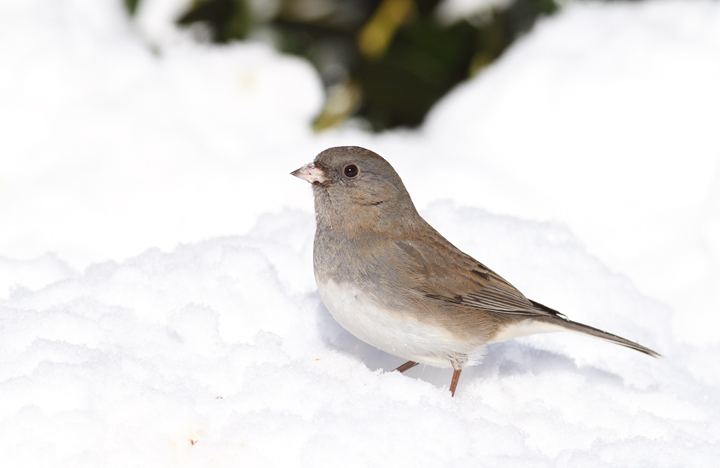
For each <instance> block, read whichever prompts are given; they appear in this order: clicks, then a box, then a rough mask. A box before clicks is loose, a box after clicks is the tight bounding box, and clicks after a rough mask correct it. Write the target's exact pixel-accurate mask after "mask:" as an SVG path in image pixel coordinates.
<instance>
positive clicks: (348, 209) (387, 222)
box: [292, 146, 418, 233]
mask: <svg viewBox="0 0 720 468" xmlns="http://www.w3.org/2000/svg"><path fill="white" fill-rule="evenodd" d="M292 175H294V176H297V177H300V178H301V179H303V180H306V181H308V182H310V183H311V184H312V185H313V194H314V196H315V213H316V215H317V221H318V226H320V225H324V226H328V227H334V228H338V227H339V226H342V228H343V230H346V231H353V230H363V231H376V232H377V231H383V230H389V229H395V228H398V227H400V226H403V225H404V226H408V224H412V223H413V222H414V221H415V218H417V217H418V214H417V211H416V210H415V206H414V205H413V203H412V200H411V199H410V195H409V194H408V192H407V190H406V189H405V186H404V185H403V183H402V180H401V179H400V176H398V175H397V172H395V169H393V167H392V166H391V165H390V164H389V163H388V162H387V161H385V160H384V159H383V158H382V157H380V156H379V155H377V154H375V153H373V152H372V151H370V150H367V149H365V148H360V147H358V146H338V147H335V148H329V149H326V150H325V151H323V152H322V153H320V154H318V155H317V157H315V161H313V162H312V163H310V164H308V165H306V166H303V167H301V168H300V169H298V170H296V171H295V172H292ZM348 233H350V232H348Z"/></svg>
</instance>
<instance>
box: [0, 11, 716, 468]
mask: <svg viewBox="0 0 720 468" xmlns="http://www.w3.org/2000/svg"><path fill="white" fill-rule="evenodd" d="M185 4H186V0H145V1H144V2H142V4H141V10H140V11H139V14H138V18H137V19H136V21H133V22H131V21H130V20H129V19H128V18H127V16H126V14H125V12H124V10H123V8H122V6H121V2H120V0H3V1H2V2H0V460H2V465H3V466H7V467H54V466H67V467H105V466H107V467H124V468H127V467H165V466H254V467H260V466H262V467H293V466H306V467H316V466H348V467H353V466H408V467H423V466H430V467H437V466H452V467H477V466H493V467H497V466H512V467H525V466H528V467H541V466H570V467H603V466H623V467H635V466H638V467H640V466H652V467H680V466H683V467H709V466H714V465H715V464H716V463H717V461H718V460H719V459H720V364H718V361H719V359H720V333H718V330H720V316H719V315H718V314H719V312H720V85H719V83H720V3H719V2H714V1H653V2H643V3H627V4H626V3H613V4H593V3H580V4H576V3H574V4H570V5H569V6H568V7H566V8H565V9H564V10H563V11H562V12H561V13H559V14H557V15H556V16H554V17H552V18H548V19H545V20H542V21H540V22H539V23H538V24H537V25H536V27H535V28H534V29H533V31H532V32H531V33H529V34H528V35H527V36H526V37H524V38H522V39H521V40H519V41H518V42H517V43H516V44H514V45H513V46H512V47H511V48H510V50H508V51H507V52H506V54H505V55H504V56H503V57H502V58H501V59H500V60H499V61H498V62H497V63H495V64H493V65H492V66H491V67H489V68H488V69H486V70H485V71H483V72H482V73H481V74H480V75H479V76H477V77H476V78H474V79H473V80H471V81H470V82H468V83H466V84H464V85H462V86H459V87H458V88H457V89H455V90H453V91H452V92H451V93H450V94H449V95H448V96H447V97H446V98H445V99H443V100H442V101H441V102H440V103H439V104H438V105H437V106H436V107H435V108H434V109H433V110H432V112H431V114H430V115H429V116H428V118H427V121H426V123H425V124H424V125H423V127H422V128H420V129H419V130H417V131H407V130H406V131H392V132H386V133H384V134H381V135H372V134H369V133H366V132H364V131H363V130H361V129H359V128H355V127H352V126H348V127H347V128H345V129H341V130H336V131H331V132H326V133H323V134H320V135H315V134H313V133H312V132H311V131H310V125H309V124H310V121H311V119H312V118H313V116H314V115H316V113H317V112H318V110H319V109H320V106H321V103H322V89H321V86H320V82H319V79H318V77H317V75H316V73H315V72H314V71H313V69H312V68H311V67H310V65H309V64H307V63H305V62H303V61H302V60H300V59H298V58H293V57H288V56H283V55H280V54H278V53H276V52H274V51H273V50H272V49H271V48H269V47H268V46H266V45H262V44H259V43H254V44H253V43H241V44H234V45H230V46H224V47H220V46H206V45H198V44H194V43H193V41H191V40H190V39H189V37H188V34H187V33H186V32H182V31H178V30H176V29H175V28H174V27H173V26H172V19H173V17H174V15H176V14H177V12H178V11H181V10H182V8H183V7H184V6H185ZM336 145H360V146H365V147H368V148H370V149H372V150H374V151H376V152H378V153H380V154H381V155H383V156H385V157H386V158H387V159H388V160H389V161H390V162H391V163H392V164H393V165H394V167H395V168H396V169H397V171H398V173H399V174H400V175H401V176H402V177H403V179H404V181H405V183H406V185H407V187H408V190H409V191H410V193H411V195H412V196H413V197H414V200H415V202H416V205H417V206H418V208H419V209H420V211H421V213H422V214H423V215H424V216H425V217H426V219H428V221H429V222H430V223H431V224H433V225H434V226H435V227H436V228H437V229H438V230H439V231H440V232H442V233H443V234H444V235H445V236H446V237H448V238H449V239H450V240H451V241H452V242H454V243H455V244H456V245H457V246H459V247H460V248H462V249H463V250H465V251H466V252H468V253H470V254H471V255H473V256H475V257H476V258H478V259H479V260H481V261H483V262H484V263H485V264H487V265H488V266H490V267H491V268H493V269H495V270H496V271H497V272H498V273H500V274H501V275H503V276H504V277H506V278H507V279H508V280H510V281H511V282H512V283H513V284H515V285H516V286H517V287H519V288H520V290H522V291H523V292H524V293H525V294H526V295H527V296H528V297H530V298H533V299H535V300H537V301H539V302H542V303H544V304H546V305H548V306H550V307H553V308H556V309H558V310H560V311H562V312H564V313H566V314H567V315H568V316H569V317H570V318H571V319H574V320H578V321H581V322H584V323H587V324H589V325H593V326H596V327H599V328H602V329H605V330H608V331H610V332H612V333H617V334H619V335H621V336H624V337H626V338H629V339H632V340H637V341H639V342H640V343H642V344H644V345H647V346H649V347H651V348H653V349H655V350H657V351H659V352H660V353H662V354H663V355H664V357H663V358H661V359H652V358H649V357H647V356H645V355H642V354H640V353H636V352H633V351H631V350H627V349H625V348H621V347H619V346H613V345H611V344H607V343H604V342H600V341H597V340H592V339H588V338H584V337H579V336H575V335H570V334H551V335H539V336H534V337H528V338H522V339H516V340H512V341H509V342H505V343H500V344H496V345H491V346H489V347H488V354H487V358H486V359H485V361H484V363H483V364H481V365H480V366H477V367H473V368H469V369H467V370H465V371H464V372H463V375H462V378H461V380H460V386H459V389H458V393H457V395H456V397H455V398H450V395H449V393H448V391H447V385H448V384H449V381H450V371H449V370H437V369H432V368H429V367H425V368H423V367H418V368H415V369H413V370H411V371H408V372H407V373H406V374H404V375H400V374H397V373H389V372H386V371H388V370H391V369H393V368H394V367H395V366H397V365H399V364H401V363H402V362H401V361H402V360H401V359H399V358H396V357H393V356H390V355H387V354H384V353H382V352H380V351H377V350H375V349H373V348H372V347H369V346H367V345H365V344H363V343H362V342H360V341H358V340H357V339H355V338H354V337H353V336H351V335H349V334H348V333H347V332H345V331H344V330H343V329H342V328H340V327H339V326H338V325H337V324H336V323H335V322H334V321H333V319H332V317H330V315H329V314H328V312H327V310H326V309H325V307H324V306H323V304H322V303H321V301H320V299H319V296H318V294H317V291H316V287H315V284H314V279H313V275H312V259H311V252H312V238H313V231H314V220H313V214H312V196H311V191H310V187H309V186H308V185H307V184H306V183H304V182H302V181H301V180H298V179H295V178H293V177H291V176H290V175H289V172H290V171H292V170H294V169H296V168H298V167H299V166H301V165H302V164H304V163H306V162H309V161H311V160H312V158H313V157H314V156H315V154H317V153H318V152H319V151H321V150H322V149H324V148H326V147H329V146H336Z"/></svg>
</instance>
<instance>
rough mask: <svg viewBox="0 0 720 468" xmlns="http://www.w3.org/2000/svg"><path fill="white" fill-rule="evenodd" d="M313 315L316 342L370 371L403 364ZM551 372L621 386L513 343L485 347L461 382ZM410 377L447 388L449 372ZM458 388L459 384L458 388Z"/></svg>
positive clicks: (603, 374)
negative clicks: (315, 325) (483, 353)
mask: <svg viewBox="0 0 720 468" xmlns="http://www.w3.org/2000/svg"><path fill="white" fill-rule="evenodd" d="M319 309H320V310H318V315H317V326H318V334H319V336H320V339H321V340H322V341H323V342H324V343H325V344H326V345H327V346H328V347H329V348H331V349H335V350H337V351H339V352H341V353H343V354H346V355H348V356H352V357H353V358H356V359H358V360H360V361H362V362H363V363H364V364H365V365H366V366H367V367H368V369H370V370H373V371H375V370H382V371H385V372H391V371H393V370H394V369H395V368H397V367H398V366H400V365H402V364H404V363H405V362H406V361H405V360H403V359H402V358H399V357H397V356H393V355H392V354H388V353H386V352H384V351H381V350H379V349H377V348H375V347H374V346H371V345H369V344H367V343H365V342H363V341H361V340H360V339H358V338H356V337H355V336H353V335H352V334H351V333H350V332H348V331H347V330H345V329H344V328H343V327H342V326H340V324H338V323H337V322H336V321H335V319H334V318H333V317H332V315H330V313H329V312H328V310H327V309H326V308H325V306H324V305H322V303H321V302H320V304H319ZM547 372H553V373H558V372H560V373H577V374H580V375H582V376H583V377H585V378H586V379H587V380H588V381H590V382H592V383H603V384H605V385H611V386H622V385H623V380H622V378H621V377H620V376H619V375H617V374H614V373H612V372H608V371H607V370H604V369H601V368H598V367H595V366H592V365H583V366H578V365H577V364H576V363H575V361H574V360H573V359H571V358H570V357H568V356H565V355H563V354H558V353H555V352H552V351H547V350H542V349H538V348H535V347H532V346H529V345H527V344H525V343H522V342H519V341H517V340H511V341H505V342H501V343H494V344H491V345H488V346H487V347H486V354H485V357H484V358H483V360H482V362H481V363H480V364H479V365H477V366H472V367H466V368H465V369H464V370H463V373H462V379H461V381H464V382H468V381H471V380H476V379H480V380H488V379H492V378H496V377H497V378H507V377H511V376H514V375H528V374H535V375H541V374H545V373H547ZM405 375H407V376H408V377H410V378H417V379H420V380H424V381H425V382H429V383H431V384H433V385H435V386H436V387H439V388H442V387H448V386H449V385H450V379H451V377H452V370H451V369H449V368H446V369H443V368H438V367H432V366H426V365H420V366H417V367H415V368H413V369H410V370H408V371H406V372H405ZM460 387H462V385H460Z"/></svg>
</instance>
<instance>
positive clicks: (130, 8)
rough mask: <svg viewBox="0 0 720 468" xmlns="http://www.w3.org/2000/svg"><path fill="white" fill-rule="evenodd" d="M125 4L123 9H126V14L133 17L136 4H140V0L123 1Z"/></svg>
mask: <svg viewBox="0 0 720 468" xmlns="http://www.w3.org/2000/svg"><path fill="white" fill-rule="evenodd" d="M123 1H124V2H125V8H127V11H128V13H130V15H134V14H135V11H136V10H137V7H138V4H139V3H140V0H123Z"/></svg>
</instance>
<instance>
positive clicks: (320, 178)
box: [290, 163, 328, 184]
mask: <svg viewBox="0 0 720 468" xmlns="http://www.w3.org/2000/svg"><path fill="white" fill-rule="evenodd" d="M290 175H294V176H295V177H299V178H301V179H302V180H306V181H308V182H310V183H311V184H314V183H316V182H317V183H318V184H324V183H325V182H327V180H328V178H327V175H325V171H323V170H322V169H320V168H319V167H317V166H315V164H313V163H310V164H305V165H304V166H303V167H301V168H300V169H298V170H297V171H293V172H291V173H290Z"/></svg>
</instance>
